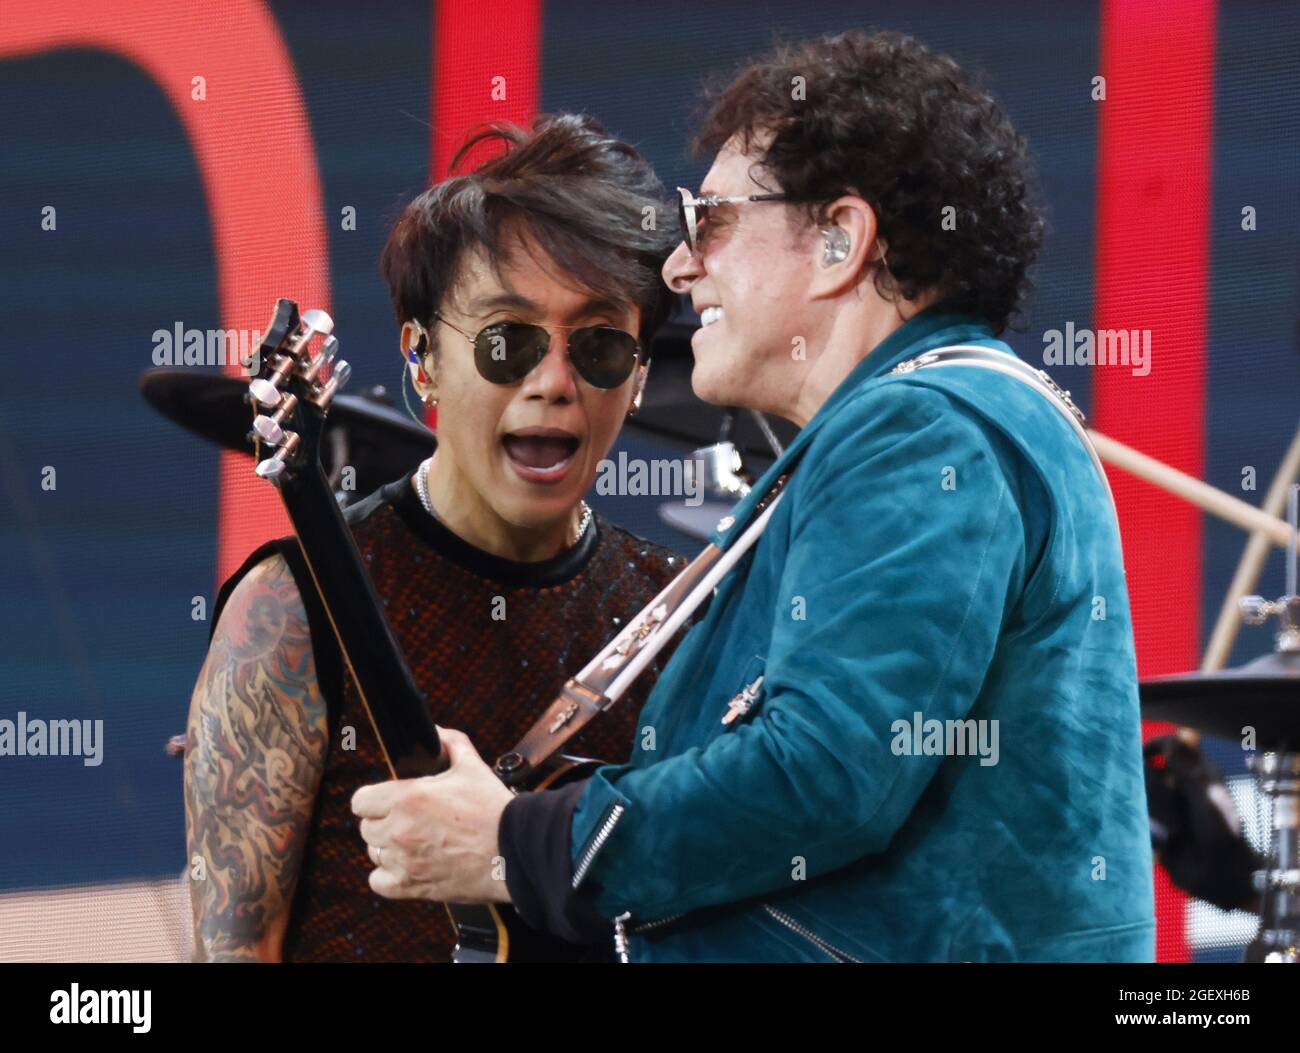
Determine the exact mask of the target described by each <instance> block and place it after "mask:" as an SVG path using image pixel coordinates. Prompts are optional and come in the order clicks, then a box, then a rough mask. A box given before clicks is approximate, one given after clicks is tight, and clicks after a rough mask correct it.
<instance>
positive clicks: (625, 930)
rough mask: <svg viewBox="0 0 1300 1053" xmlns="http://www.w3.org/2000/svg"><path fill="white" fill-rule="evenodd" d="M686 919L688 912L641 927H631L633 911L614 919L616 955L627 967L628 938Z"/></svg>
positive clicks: (625, 912)
mask: <svg viewBox="0 0 1300 1053" xmlns="http://www.w3.org/2000/svg"><path fill="white" fill-rule="evenodd" d="M684 917H686V912H685V911H683V912H682V913H681V914H672V915H669V916H668V917H666V918H658V919H656V920H655V921H647V922H642V923H641V924H640V925H632V926H629V925H628V922H629V921H630V920H631V919H632V912H631V911H624V912H623V913H622V914H620V915H619V916H618V917H617V918H615V919H614V954H615V955H617V957H618V960H619V961H620V962H621V963H622V964H624V965H626V964H627V963H628V961H629V957H628V942H627V938H628V936H630V935H631V934H632V933H634V932H635V933H637V934H638V935H640V934H641V933H643V932H649V931H650V930H651V929H657V928H659V927H660V926H661V925H667V924H668V923H669V922H672V921H676V920H677V919H678V918H684Z"/></svg>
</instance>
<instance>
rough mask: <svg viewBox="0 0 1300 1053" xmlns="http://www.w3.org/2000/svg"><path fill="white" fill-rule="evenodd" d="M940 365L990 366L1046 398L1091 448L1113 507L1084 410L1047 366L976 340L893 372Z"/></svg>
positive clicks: (932, 353) (928, 355) (915, 360)
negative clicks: (1086, 425) (989, 346)
mask: <svg viewBox="0 0 1300 1053" xmlns="http://www.w3.org/2000/svg"><path fill="white" fill-rule="evenodd" d="M941 366H975V367H977V368H979V369H989V370H992V371H993V372H995V373H1001V374H1002V375H1003V376H1007V377H1013V378H1014V379H1016V380H1018V381H1020V382H1021V383H1022V384H1026V385H1028V386H1029V387H1031V388H1033V389H1034V390H1035V391H1037V392H1038V393H1039V394H1041V395H1042V396H1043V397H1044V398H1046V399H1047V400H1048V402H1050V403H1051V404H1052V405H1053V406H1055V407H1056V409H1057V410H1058V411H1059V412H1060V413H1061V415H1062V416H1063V417H1064V418H1065V420H1066V421H1067V422H1068V423H1069V425H1070V427H1072V428H1073V429H1074V433H1075V434H1076V435H1077V436H1078V437H1079V441H1080V442H1081V443H1083V448H1084V449H1085V450H1087V451H1088V456H1089V457H1091V458H1092V463H1093V466H1094V467H1095V468H1096V469H1097V475H1098V476H1100V477H1101V484H1102V486H1104V487H1105V488H1106V496H1107V497H1108V498H1110V503H1111V506H1112V507H1114V504H1115V497H1114V495H1113V494H1112V493H1111V492H1110V481H1109V480H1108V479H1107V478H1106V469H1105V468H1103V467H1102V463H1101V457H1099V456H1098V454H1097V449H1096V447H1095V446H1094V445H1093V443H1092V439H1091V438H1090V437H1089V435H1088V429H1087V428H1086V427H1084V425H1085V424H1086V423H1087V421H1086V418H1085V417H1084V415H1083V411H1082V410H1081V409H1079V407H1078V406H1076V405H1075V404H1074V400H1073V399H1071V398H1070V393H1069V392H1068V391H1066V390H1064V389H1063V388H1062V387H1061V386H1060V385H1059V384H1058V383H1056V381H1054V380H1053V379H1052V378H1051V377H1050V376H1049V375H1048V373H1047V371H1046V370H1043V369H1035V368H1034V367H1033V366H1031V365H1029V364H1028V363H1026V362H1022V361H1021V360H1020V359H1018V358H1016V356H1015V355H1008V354H1006V353H1005V352H1003V351H994V350H992V349H991V348H987V347H980V346H979V345H977V344H953V345H952V346H951V347H938V348H935V349H934V350H933V351H927V352H925V354H923V355H918V356H917V357H916V358H911V359H908V360H907V361H906V362H902V363H900V364H899V365H897V366H895V367H894V368H893V369H892V370H890V373H891V375H892V374H895V373H914V372H916V371H917V370H918V369H931V368H937V367H941Z"/></svg>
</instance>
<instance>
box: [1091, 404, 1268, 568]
mask: <svg viewBox="0 0 1300 1053" xmlns="http://www.w3.org/2000/svg"><path fill="white" fill-rule="evenodd" d="M1088 434H1089V436H1090V437H1091V438H1092V443H1093V445H1094V446H1096V447H1097V454H1098V456H1100V457H1101V459H1102V460H1103V461H1105V462H1106V463H1107V464H1113V465H1114V466H1115V467H1116V468H1122V469H1124V471H1126V472H1128V473H1130V474H1131V475H1136V476H1137V477H1138V478H1139V479H1145V480H1146V481H1147V482H1149V483H1153V484H1154V485H1156V486H1158V487H1160V489H1162V490H1167V491H1169V492H1170V493H1171V494H1174V495H1175V496H1177V497H1181V498H1183V500H1185V501H1190V502H1191V503H1192V504H1194V505H1196V506H1197V507H1199V508H1202V509H1204V510H1205V511H1207V512H1209V513H1210V514H1211V515H1213V516H1217V517H1218V518H1219V519H1222V520H1224V521H1225V522H1228V523H1231V524H1232V525H1233V526H1238V527H1241V529H1242V530H1246V531H1249V532H1250V533H1260V534H1263V535H1264V536H1265V537H1266V538H1268V540H1269V541H1271V542H1272V543H1273V544H1275V545H1278V546H1280V547H1282V548H1286V547H1288V546H1289V545H1290V544H1291V528H1290V527H1288V526H1287V524H1286V521H1285V520H1283V519H1279V518H1278V517H1277V516H1274V515H1269V514H1268V513H1267V512H1265V511H1263V510H1262V509H1259V508H1256V507H1255V506H1254V505H1251V504H1247V503H1246V502H1245V501H1243V500H1241V498H1239V497H1233V496H1232V495H1231V494H1227V493H1224V492H1223V491H1222V490H1220V489H1218V488H1217V487H1213V486H1211V485H1210V484H1209V483H1205V482H1202V481H1201V480H1200V479H1197V478H1196V477H1195V476H1191V475H1188V474H1187V473H1186V472H1180V471H1179V470H1178V469H1177V468H1171V467H1170V466H1169V465H1167V464H1165V463H1164V462H1163V461H1158V460H1156V459H1155V458H1154V457H1148V456H1147V455H1146V454H1145V453H1140V452H1139V451H1137V450H1135V449H1133V447H1131V446H1125V445H1124V444H1123V443H1122V442H1117V441H1116V440H1115V439H1112V438H1110V437H1109V436H1106V435H1103V434H1102V433H1101V432H1099V431H1093V430H1091V429H1090V430H1089V432H1088Z"/></svg>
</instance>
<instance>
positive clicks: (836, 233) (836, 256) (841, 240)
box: [822, 227, 849, 267]
mask: <svg viewBox="0 0 1300 1053" xmlns="http://www.w3.org/2000/svg"><path fill="white" fill-rule="evenodd" d="M822 240H823V241H824V242H825V243H826V252H825V254H824V255H823V256H822V265H823V266H825V267H829V266H830V265H831V264H832V263H843V262H844V261H845V260H847V259H848V258H849V236H848V234H847V233H845V231H844V228H843V227H826V228H825V229H823V230H822Z"/></svg>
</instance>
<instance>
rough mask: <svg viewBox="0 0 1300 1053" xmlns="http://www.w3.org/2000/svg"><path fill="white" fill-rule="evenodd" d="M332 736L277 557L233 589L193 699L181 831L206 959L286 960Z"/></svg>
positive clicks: (197, 938) (199, 950)
mask: <svg viewBox="0 0 1300 1053" xmlns="http://www.w3.org/2000/svg"><path fill="white" fill-rule="evenodd" d="M327 729H328V723H327V719H326V710H325V703H324V701H323V700H322V698H321V694H320V688H319V686H318V685H317V682H316V668H315V662H314V659H313V656H312V650H311V634H310V631H309V629H308V624H307V612H306V609H305V608H304V607H303V603H302V598H301V597H300V596H299V594H298V589H297V587H296V585H295V584H294V580H293V574H292V572H291V571H290V570H289V567H288V565H287V564H286V563H285V562H284V560H283V559H282V558H281V557H280V556H278V555H277V556H273V557H271V558H270V559H267V560H265V561H263V562H262V563H259V564H258V565H257V566H256V567H255V568H253V570H251V571H250V572H249V573H248V574H247V575H246V576H245V578H244V579H243V580H242V581H241V582H240V583H239V584H238V585H237V586H236V587H235V590H234V592H232V593H231V595H230V599H229V600H228V601H227V603H226V606H225V608H224V609H223V610H222V612H221V619H220V621H219V622H218V624H217V628H216V631H215V633H214V634H213V637H212V644H211V646H210V648H209V649H208V655H207V659H206V660H205V661H204V663H203V668H202V670H201V671H200V673H199V679H198V683H197V684H196V685H195V688H194V695H193V697H192V698H191V700H190V715H189V722H188V728H187V732H188V739H189V746H188V749H187V750H186V753H185V834H186V845H187V849H188V853H189V861H190V897H191V902H192V906H193V909H194V942H195V952H196V957H197V958H198V959H199V960H205V959H206V960H209V961H218V960H225V961H234V960H248V961H258V960H260V961H276V960H279V957H280V949H281V944H282V942H283V939H284V933H285V929H286V927H287V925H288V921H289V908H290V904H291V902H292V897H293V890H294V886H295V884H296V882H297V878H298V869H299V866H300V864H301V860H302V852H303V847H304V843H305V841H306V838H307V831H308V829H309V827H310V824H311V816H312V809H313V806H314V804H315V800H316V793H317V790H318V789H319V787H320V780H321V772H322V771H323V769H324V767H325V756H326V750H327V745H328V742H327V740H328V730H327Z"/></svg>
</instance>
